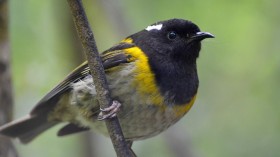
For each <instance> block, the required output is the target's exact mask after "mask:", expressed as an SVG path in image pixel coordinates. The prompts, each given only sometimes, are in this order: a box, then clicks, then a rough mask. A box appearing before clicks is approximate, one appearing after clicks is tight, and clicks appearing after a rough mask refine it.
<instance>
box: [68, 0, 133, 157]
mask: <svg viewBox="0 0 280 157" xmlns="http://www.w3.org/2000/svg"><path fill="white" fill-rule="evenodd" d="M67 1H68V4H69V6H70V9H71V12H72V15H73V19H74V23H75V26H76V29H77V32H78V35H79V37H80V39H81V41H82V45H83V48H84V51H85V53H86V56H87V60H88V65H89V68H90V71H91V74H92V78H93V81H94V85H95V88H96V92H97V97H98V100H99V103H100V107H101V108H107V107H109V106H110V104H112V99H111V97H110V91H109V88H108V84H107V80H106V77H105V72H104V68H103V65H102V62H101V58H100V56H99V53H98V49H97V46H96V43H95V40H94V36H93V32H92V31H91V29H90V26H89V22H88V20H87V17H86V14H85V11H84V8H83V5H82V2H81V0H67ZM105 122H106V126H107V129H108V132H109V134H110V137H111V140H112V143H113V145H114V148H115V151H116V153H117V156H118V157H131V156H132V153H131V151H130V149H129V148H128V146H127V143H126V141H125V139H124V136H123V133H122V130H121V127H120V124H119V121H118V118H112V119H107V120H106V121H105Z"/></svg>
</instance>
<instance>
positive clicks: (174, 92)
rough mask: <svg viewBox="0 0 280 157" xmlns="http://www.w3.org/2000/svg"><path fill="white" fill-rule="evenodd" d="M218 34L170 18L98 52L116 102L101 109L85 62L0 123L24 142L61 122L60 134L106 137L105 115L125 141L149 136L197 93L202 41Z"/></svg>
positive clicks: (8, 133) (175, 117) (186, 106)
mask: <svg viewBox="0 0 280 157" xmlns="http://www.w3.org/2000/svg"><path fill="white" fill-rule="evenodd" d="M206 38H214V35H212V34H211V33H209V32H202V31H200V29H199V27H198V26H197V25H196V24H194V23H193V22H191V21H189V20H185V19H177V18H174V19H169V20H163V21H159V22H156V23H154V24H152V25H149V26H148V27H146V28H145V29H143V30H141V31H139V32H137V33H135V34H132V35H130V36H128V37H126V38H124V39H123V40H122V41H120V42H119V43H118V44H115V45H114V46H112V47H111V48H109V49H107V50H105V51H104V52H102V53H101V54H100V57H101V59H102V64H103V67H104V70H105V75H106V78H107V82H108V86H109V89H110V92H111V97H112V99H113V102H112V106H111V107H108V108H105V109H101V108H100V107H99V103H98V99H97V94H96V89H95V85H94V83H93V80H92V76H91V72H90V70H89V67H88V63H87V61H85V62H84V63H82V64H81V65H80V66H78V67H77V68H76V69H74V70H73V71H72V72H71V73H70V74H69V75H67V76H66V78H65V79H64V80H63V81H62V82H60V83H59V84H58V85H57V86H56V87H55V88H53V89H52V90H51V91H50V92H49V93H47V94H46V95H45V96H44V97H43V98H42V99H41V100H40V101H39V102H38V103H37V104H36V105H35V107H34V108H33V109H32V110H31V112H30V113H29V114H28V115H26V116H24V117H22V118H19V119H17V120H14V121H12V122H9V123H7V124H4V125H3V126H1V127H0V134H2V135H5V136H8V137H11V138H17V139H19V140H20V141H21V142H22V143H24V144H26V143H29V142H31V141H32V140H33V139H35V138H36V137H37V136H38V135H40V134H41V133H43V132H45V131H46V130H48V129H49V128H51V127H53V126H55V125H57V124H60V123H63V124H64V126H63V127H62V128H61V129H60V130H59V131H58V133H57V135H58V136H65V135H70V134H74V133H79V132H82V131H87V130H94V131H97V132H99V133H101V134H104V135H105V136H108V132H107V129H106V126H105V122H104V120H105V119H108V118H112V117H115V116H117V117H118V118H119V121H120V125H121V128H122V131H123V134H124V137H125V139H126V140H127V141H137V140H143V139H147V138H150V137H153V136H156V135H158V134H160V133H161V132H163V131H165V130H166V129H168V128H169V127H170V126H172V125H173V124H175V123H176V122H178V121H179V120H180V119H181V118H182V117H183V116H184V115H185V114H186V113H187V112H188V111H189V110H190V108H191V107H192V106H193V104H194V102H195V100H196V97H197V92H198V86H199V78H198V74H197V64H196V61H197V58H198V57H199V53H200V50H201V41H202V40H204V39H206Z"/></svg>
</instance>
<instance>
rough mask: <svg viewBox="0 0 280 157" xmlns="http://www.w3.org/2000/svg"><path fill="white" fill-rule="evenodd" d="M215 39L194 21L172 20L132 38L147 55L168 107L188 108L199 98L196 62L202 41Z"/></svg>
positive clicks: (155, 25) (158, 24)
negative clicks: (183, 105) (195, 96)
mask: <svg viewBox="0 0 280 157" xmlns="http://www.w3.org/2000/svg"><path fill="white" fill-rule="evenodd" d="M213 37H214V36H213V35H212V34H210V33H207V32H201V31H200V29H199V28H198V26H197V25H195V24H194V23H192V22H191V21H187V20H182V19H171V20H167V21H161V22H157V23H155V24H152V25H151V26H148V27H147V28H146V29H144V30H142V31H140V32H138V33H136V34H134V35H131V36H130V38H131V39H132V40H133V43H135V45H136V46H138V47H140V48H141V50H142V51H143V52H144V53H145V54H146V55H147V57H148V61H149V65H150V67H151V70H152V71H153V73H154V74H155V79H156V83H157V85H158V87H159V89H160V92H161V94H162V95H164V97H165V101H166V102H167V104H172V103H175V104H186V103H188V102H190V100H191V98H192V97H193V96H194V95H195V94H196V92H197V89H198V84H199V83H198V82H199V81H198V76H197V69H196V59H197V57H198V56H199V51H200V48H201V43H200V42H201V41H202V40H203V39H205V38H213Z"/></svg>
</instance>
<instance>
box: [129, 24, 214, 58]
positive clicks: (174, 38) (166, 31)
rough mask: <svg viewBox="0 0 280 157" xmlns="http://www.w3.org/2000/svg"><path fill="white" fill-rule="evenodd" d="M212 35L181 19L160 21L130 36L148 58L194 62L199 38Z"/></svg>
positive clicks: (198, 47)
mask: <svg viewBox="0 0 280 157" xmlns="http://www.w3.org/2000/svg"><path fill="white" fill-rule="evenodd" d="M213 37H214V36H213V35H212V34H210V33H207V32H201V31H200V29H199V28H198V26H197V25H195V24H194V23H192V22H191V21H187V20H183V19H171V20H166V21H160V22H157V23H155V24H152V25H150V26H148V27H147V28H146V29H144V30H142V31H140V32H138V33H136V34H134V35H132V36H131V38H132V39H133V41H134V43H135V44H136V45H137V46H139V47H140V48H141V49H142V50H143V51H144V52H145V53H147V55H148V56H149V58H150V57H152V56H154V55H156V56H162V57H168V58H170V59H175V60H176V61H180V60H181V61H185V62H192V61H194V62H195V60H196V58H197V57H198V56H199V51H200V48H201V44H200V42H201V40H203V39H205V38H213ZM155 53H156V54H155Z"/></svg>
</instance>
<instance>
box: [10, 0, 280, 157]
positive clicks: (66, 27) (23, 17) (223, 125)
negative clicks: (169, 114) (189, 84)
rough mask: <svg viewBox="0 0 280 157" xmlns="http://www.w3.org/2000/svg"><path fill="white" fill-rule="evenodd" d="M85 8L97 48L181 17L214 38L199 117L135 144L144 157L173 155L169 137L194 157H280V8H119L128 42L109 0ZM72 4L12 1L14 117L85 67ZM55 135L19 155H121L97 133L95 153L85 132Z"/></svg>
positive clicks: (87, 0)
mask: <svg viewBox="0 0 280 157" xmlns="http://www.w3.org/2000/svg"><path fill="white" fill-rule="evenodd" d="M103 3H105V4H106V3H107V5H108V4H109V5H110V4H111V2H110V1H109V0H108V1H105V0H103ZM84 4H85V7H86V10H87V13H88V16H89V19H90V22H91V25H92V27H93V31H94V33H95V37H96V40H97V44H98V46H99V50H105V49H106V48H109V47H110V46H112V45H113V44H114V43H117V42H118V41H120V40H121V39H122V38H124V37H125V36H127V35H129V34H132V33H134V32H136V31H138V30H140V29H143V28H145V27H146V26H147V25H149V24H151V23H154V22H156V21H159V20H164V19H169V18H174V17H176V18H184V19H189V20H192V21H193V22H195V23H197V24H198V25H199V26H200V28H201V29H202V30H203V31H209V32H211V33H213V34H214V35H215V36H216V38H215V39H211V40H210V39H209V40H206V41H204V42H203V50H202V52H201V54H200V58H199V60H198V69H199V75H200V89H199V95H198V100H197V102H196V104H195V106H194V107H193V109H192V110H191V111H190V112H189V113H188V115H187V116H186V117H185V118H183V120H181V121H180V122H179V123H178V124H176V125H175V126H173V127H171V128H170V129H169V130H168V131H167V132H165V133H163V134H161V135H159V136H157V137H155V138H151V139H149V140H145V141H141V142H135V144H134V145H133V149H134V150H135V152H136V154H138V155H139V156H162V157H167V156H175V154H174V152H172V150H171V149H170V147H169V146H168V142H169V141H168V140H167V138H166V136H167V134H169V133H172V134H178V135H180V138H181V140H183V141H185V142H186V143H188V147H189V149H190V148H191V149H190V150H191V151H192V154H193V156H196V157H217V156H226V157H235V156H254V157H263V156H266V157H274V156H279V151H278V149H279V146H280V136H279V132H280V123H279V119H280V106H279V93H280V88H279V80H280V71H279V69H280V54H279V48H280V46H279V41H280V30H279V27H280V16H279V13H280V11H279V7H278V6H279V5H280V1H276V0H270V1H265V0H254V1H253V0H246V1H241V0H238V1H229V0H227V1H223V0H209V1H197V0H188V1H183V0H173V1H167V0H163V1H151V0H141V1H140V0H139V1H130V0H118V1H117V5H116V6H115V7H116V8H115V9H116V10H118V11H119V12H121V16H122V17H119V18H124V19H125V20H124V21H125V26H126V28H127V32H126V33H127V34H124V33H120V32H121V31H118V29H116V27H115V25H114V23H112V21H110V20H108V19H110V18H109V17H110V16H112V15H110V12H108V11H107V12H106V10H105V9H104V7H102V3H101V0H99V1H94V0H84ZM67 5H68V4H67V2H66V0H65V1H57V0H48V1H38V0H11V1H10V38H11V49H12V53H13V54H12V55H13V63H12V66H13V79H14V83H15V95H16V107H15V108H16V116H15V117H20V116H23V115H24V114H26V113H28V112H29V110H30V109H31V108H32V106H34V105H35V104H36V102H38V101H39V100H40V98H42V97H43V96H44V94H45V93H47V92H48V91H49V90H51V89H52V87H53V86H55V85H56V84H57V83H58V82H59V81H61V80H62V79H63V78H64V77H65V75H67V73H69V72H70V71H71V70H72V69H73V68H74V67H75V66H77V65H78V62H77V60H76V58H77V56H80V55H81V54H82V52H77V50H78V49H77V45H79V44H80V43H78V42H79V41H78V40H77V39H75V38H76V35H75V31H74V30H73V25H72V19H71V16H70V12H69V8H68V6H67ZM103 6H104V5H103ZM111 19H112V18H111ZM277 104H278V105H277ZM57 129H58V127H56V128H53V129H52V130H51V131H48V132H46V133H44V134H43V135H42V136H40V137H39V138H37V139H36V140H35V141H34V142H32V143H31V144H29V145H21V144H19V143H18V142H16V143H17V147H18V149H19V151H20V153H19V154H21V156H22V157H27V156H28V157H33V156H34V157H36V156H40V157H49V156H52V157H63V156H67V157H74V156H86V155H87V152H86V151H88V150H89V149H92V151H94V153H96V154H97V156H102V157H106V156H114V155H113V154H114V152H113V148H112V146H111V143H110V141H109V140H108V139H107V138H104V137H102V136H100V135H95V137H94V139H93V141H94V143H95V144H94V145H93V147H92V148H87V147H88V144H87V143H85V142H84V136H85V134H82V135H75V136H69V137H65V138H57V137H56V131H57ZM93 134H94V133H93ZM184 134H185V135H186V136H184ZM182 135H183V136H182Z"/></svg>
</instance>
